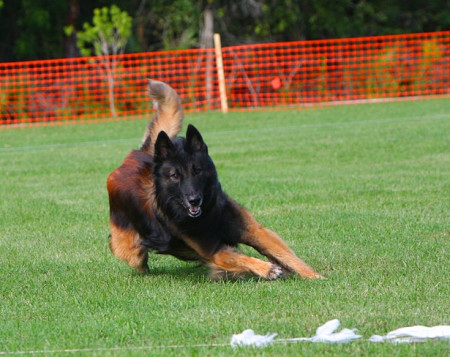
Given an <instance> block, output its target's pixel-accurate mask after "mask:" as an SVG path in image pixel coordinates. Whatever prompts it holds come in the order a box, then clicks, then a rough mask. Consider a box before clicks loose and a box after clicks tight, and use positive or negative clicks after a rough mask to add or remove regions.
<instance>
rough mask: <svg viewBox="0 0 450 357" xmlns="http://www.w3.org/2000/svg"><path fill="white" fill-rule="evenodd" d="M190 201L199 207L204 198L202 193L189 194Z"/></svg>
mask: <svg viewBox="0 0 450 357" xmlns="http://www.w3.org/2000/svg"><path fill="white" fill-rule="evenodd" d="M188 202H189V204H190V205H191V206H194V207H197V206H200V205H201V204H202V198H201V197H200V195H190V196H188Z"/></svg>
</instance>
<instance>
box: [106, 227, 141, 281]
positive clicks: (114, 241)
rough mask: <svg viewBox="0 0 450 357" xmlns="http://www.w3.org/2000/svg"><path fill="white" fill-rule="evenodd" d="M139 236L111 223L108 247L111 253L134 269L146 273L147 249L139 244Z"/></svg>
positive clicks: (132, 231)
mask: <svg viewBox="0 0 450 357" xmlns="http://www.w3.org/2000/svg"><path fill="white" fill-rule="evenodd" d="M141 242H142V240H141V237H140V236H139V234H138V233H137V232H136V231H134V230H125V229H122V228H119V227H117V226H116V225H114V224H113V223H111V235H110V241H109V247H110V249H111V252H113V254H114V255H115V256H116V257H117V258H119V259H121V260H123V261H125V262H126V263H128V265H129V266H131V267H132V268H134V269H136V272H138V273H148V272H149V268H148V265H147V261H148V249H147V248H145V247H144V246H142V245H141Z"/></svg>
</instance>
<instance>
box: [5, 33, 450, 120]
mask: <svg viewBox="0 0 450 357" xmlns="http://www.w3.org/2000/svg"><path fill="white" fill-rule="evenodd" d="M222 52H223V67H224V75H225V88H226V96H227V102H228V106H229V108H230V109H231V110H237V109H249V108H268V107H279V106H294V107H297V106H304V105H311V104H321V103H325V104H326V103H335V102H338V103H340V102H346V101H358V100H371V99H380V98H381V99H385V100H390V99H395V98H399V97H417V96H429V95H449V94H450V31H444V32H433V33H419V34H408V35H392V36H374V37H361V38H349V39H334V40H320V41H300V42H284V43H270V44H258V45H245V46H232V47H225V48H223V49H222ZM147 78H153V79H158V80H161V81H165V82H167V83H169V84H170V85H171V86H172V87H174V88H175V90H176V91H177V92H178V93H179V94H180V96H181V98H182V100H183V103H184V107H185V110H186V111H188V112H189V111H204V110H217V109H220V106H221V101H220V93H219V84H218V79H217V78H218V75H217V68H216V55H215V51H214V49H206V50H199V49H194V50H182V51H163V52H151V53H137V54H125V55H122V56H116V57H112V56H110V57H82V58H70V59H60V60H45V61H28V62H15V63H0V124H10V123H35V122H40V123H41V122H46V123H55V122H56V123H59V122H67V121H73V120H76V121H79V122H85V121H96V120H111V119H114V118H115V117H118V118H123V117H128V116H135V115H142V114H147V113H149V112H150V111H151V110H152V104H151V103H150V101H149V100H148V97H147V93H146V83H147ZM0 127H5V125H0Z"/></svg>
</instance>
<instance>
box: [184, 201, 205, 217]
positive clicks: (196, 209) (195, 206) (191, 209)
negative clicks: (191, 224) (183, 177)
mask: <svg viewBox="0 0 450 357" xmlns="http://www.w3.org/2000/svg"><path fill="white" fill-rule="evenodd" d="M202 201H203V200H202V198H201V197H200V196H199V195H192V196H189V197H188V207H187V209H188V214H189V216H191V217H192V218H196V217H199V216H200V215H201V214H202V207H201V205H202Z"/></svg>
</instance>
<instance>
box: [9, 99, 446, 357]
mask: <svg viewBox="0 0 450 357" xmlns="http://www.w3.org/2000/svg"><path fill="white" fill-rule="evenodd" d="M186 122H189V123H192V124H194V125H195V126H196V127H197V128H198V129H199V130H200V131H201V132H202V134H203V136H204V139H205V141H206V142H207V144H208V146H209V152H210V154H211V156H212V158H213V159H214V161H215V163H216V166H217V169H218V172H219V177H220V180H221V183H222V186H223V188H224V189H225V191H226V192H227V193H228V194H229V195H230V196H231V197H233V198H235V199H236V200H237V201H238V202H240V203H241V204H242V205H244V206H245V207H246V208H248V209H249V210H251V211H252V212H253V213H254V215H255V216H256V217H257V218H258V219H259V220H260V221H261V222H262V223H263V224H264V225H265V226H267V227H270V228H271V229H273V230H275V231H277V232H278V233H279V234H280V235H281V236H282V237H284V238H285V240H286V241H287V243H288V244H289V245H290V247H291V248H292V249H293V250H294V251H295V252H296V253H297V254H298V255H299V256H300V257H301V258H303V259H304V260H305V261H306V262H307V263H308V264H310V265H311V266H312V267H314V268H315V269H316V270H317V271H319V272H321V273H322V274H323V275H325V276H326V277H327V279H326V280H320V281H305V280H302V279H300V278H297V277H294V276H291V277H287V278H283V279H279V280H277V281H264V280H260V279H256V278H247V279H240V280H231V281H221V282H212V281H209V280H208V278H207V276H208V272H207V270H206V269H205V268H203V267H197V266H196V265H195V264H190V263H186V262H182V261H178V260H176V259H175V258H172V257H169V256H159V255H151V256H150V260H149V265H150V269H151V271H152V272H151V274H149V275H144V276H139V275H137V274H136V273H134V272H133V271H132V269H131V268H129V267H128V266H127V265H126V264H124V263H122V262H120V261H118V260H117V259H116V258H115V257H114V256H113V255H112V254H111V253H110V252H109V249H108V233H109V232H108V219H109V216H108V215H109V212H108V198H107V192H106V187H105V185H106V178H107V176H108V174H109V173H110V172H111V171H112V170H113V169H114V168H116V167H117V166H118V165H120V164H121V161H122V160H123V158H124V157H125V156H126V155H127V153H128V152H129V150H130V149H132V148H137V147H138V146H139V144H140V140H141V138H142V135H143V132H144V128H145V126H146V121H143V120H131V121H120V122H107V123H97V124H86V125H65V126H55V127H32V128H14V129H8V130H0V172H1V174H0V180H1V181H0V183H1V184H0V197H1V200H0V355H3V354H5V352H9V353H12V354H19V353H23V352H30V351H47V352H41V353H40V354H42V355H55V354H57V355H64V354H68V353H69V352H66V353H64V352H63V351H64V350H71V352H70V353H71V354H74V353H76V354H77V355H89V356H92V355H102V356H104V355H120V356H123V355H136V356H137V355H142V354H143V353H145V354H147V355H162V354H164V355H169V356H171V355H173V356H180V355H187V356H190V355H208V356H209V355H217V356H230V355H236V356H238V355H248V354H250V355H260V354H261V355H263V354H264V355H276V356H280V355H293V356H298V355H304V356H323V355H326V356H336V355H373V356H380V355H386V356H396V355H397V356H411V355H427V356H432V355H435V356H443V355H446V354H447V353H448V351H449V342H445V341H430V342H426V343H416V344H402V345H394V344H389V343H383V344H374V343H370V342H368V341H367V339H368V338H369V337H370V336H371V335H373V334H380V335H384V334H386V333H387V332H389V331H391V330H394V329H396V328H399V327H403V326H411V325H427V326H434V325H440V324H450V304H449V296H450V281H449V280H450V279H449V277H450V235H449V231H450V224H449V223H450V220H449V218H450V217H449V212H450V199H449V198H450V192H449V191H450V162H449V161H450V150H449V142H450V141H449V133H450V99H445V98H444V99H430V100H422V101H411V102H394V103H378V104H361V105H349V106H335V107H325V108H316V109H305V110H300V111H268V112H248V113H239V112H232V113H228V114H227V115H223V114H221V113H200V114H188V115H186ZM243 250H244V251H245V252H246V253H249V254H254V255H255V256H258V255H257V253H255V252H254V251H252V250H251V249H248V248H246V247H244V248H243ZM334 318H337V319H339V320H340V321H341V323H342V327H348V328H357V329H358V333H359V334H361V335H363V336H364V339H362V340H360V341H355V342H352V343H349V344H346V345H326V344H312V343H308V342H300V343H295V344H283V343H278V344H274V345H272V346H270V347H266V348H264V349H262V350H255V349H245V350H242V349H232V348H231V347H229V342H230V338H231V336H232V334H234V333H240V332H242V331H243V330H244V329H247V328H252V329H253V330H255V332H257V333H259V334H266V333H272V332H276V333H278V337H279V338H289V337H309V336H313V335H314V333H315V329H316V328H317V327H318V326H319V325H321V324H323V323H325V322H326V321H328V320H331V319H334ZM52 351H58V352H52ZM70 353H69V354H70Z"/></svg>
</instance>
